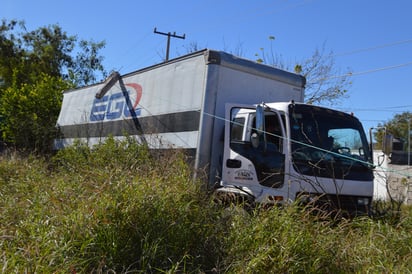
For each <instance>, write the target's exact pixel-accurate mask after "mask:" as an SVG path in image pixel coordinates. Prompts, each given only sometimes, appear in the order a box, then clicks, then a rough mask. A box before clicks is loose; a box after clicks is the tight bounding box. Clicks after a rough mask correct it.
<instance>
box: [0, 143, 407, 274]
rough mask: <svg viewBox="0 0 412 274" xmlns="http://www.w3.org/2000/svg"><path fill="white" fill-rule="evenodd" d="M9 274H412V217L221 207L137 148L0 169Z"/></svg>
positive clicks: (177, 167)
mask: <svg viewBox="0 0 412 274" xmlns="http://www.w3.org/2000/svg"><path fill="white" fill-rule="evenodd" d="M0 212H1V214H0V271H1V272H2V273H175V272H179V273H297V272H300V273H410V272H412V210H411V208H408V207H403V208H402V211H401V212H400V213H398V214H397V215H396V217H397V218H394V217H393V216H394V215H393V214H387V215H383V216H381V217H380V218H366V217H365V218H357V219H354V220H339V221H333V220H329V219H323V218H318V217H316V216H314V215H313V214H310V212H308V211H307V210H306V211H305V210H302V209H301V208H299V207H297V206H293V205H291V206H288V207H284V208H282V209H279V208H272V209H269V210H260V209H256V210H255V211H253V212H250V213H245V211H244V210H242V208H241V207H235V206H233V207H231V208H223V207H221V206H219V205H217V204H216V203H214V202H213V199H212V195H210V193H207V191H205V190H204V189H202V187H201V184H200V183H194V182H193V180H192V176H191V170H190V168H189V167H188V166H187V165H186V164H185V159H184V156H183V155H181V154H179V153H174V154H171V155H164V156H162V157H160V156H156V157H155V156H153V155H150V153H149V151H148V150H147V149H145V148H144V147H142V146H139V145H138V144H136V143H134V142H133V141H131V140H126V141H124V142H122V143H117V142H114V141H113V140H110V141H108V142H107V143H106V144H104V145H101V146H99V147H97V148H95V149H94V150H90V149H88V148H87V147H85V146H82V145H77V146H75V147H73V148H71V149H67V150H65V151H60V152H59V153H57V155H55V156H53V157H51V158H47V159H46V158H44V157H34V156H24V157H23V156H19V155H17V154H9V155H4V156H3V157H2V158H1V161H0Z"/></svg>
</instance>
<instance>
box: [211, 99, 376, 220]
mask: <svg viewBox="0 0 412 274" xmlns="http://www.w3.org/2000/svg"><path fill="white" fill-rule="evenodd" d="M225 123H226V124H225V137H224V155H223V161H222V162H223V166H222V178H221V182H220V188H219V189H218V191H220V192H228V193H236V194H237V195H243V196H247V197H249V198H251V199H253V200H254V202H258V203H284V202H292V201H295V200H298V199H299V201H305V202H313V203H315V204H321V205H322V206H323V207H327V208H328V210H335V209H336V210H342V211H345V212H348V213H350V214H353V213H355V214H359V213H366V214H367V213H368V212H369V209H370V205H371V201H372V195H373V168H372V167H373V164H372V154H371V151H370V149H369V146H368V142H367V139H366V135H365V133H364V130H363V128H362V125H361V123H360V122H359V120H358V119H357V118H355V117H354V116H353V115H350V114H347V113H343V112H339V111H335V110H331V109H327V108H322V107H316V106H313V105H306V104H302V103H294V102H287V103H268V104H265V103H262V104H259V105H236V104H227V105H226V122H225Z"/></svg>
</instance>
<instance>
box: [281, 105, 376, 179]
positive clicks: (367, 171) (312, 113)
mask: <svg viewBox="0 0 412 274" xmlns="http://www.w3.org/2000/svg"><path fill="white" fill-rule="evenodd" d="M289 123H290V125H289V126H290V131H291V149H292V153H291V154H292V162H293V168H294V169H295V170H296V172H298V173H301V174H303V175H309V176H316V177H324V178H332V179H346V180H359V181H372V180H373V169H372V166H373V164H372V159H371V153H370V151H369V146H368V142H367V139H366V135H365V133H364V130H363V127H362V124H361V123H360V122H359V120H358V119H357V118H355V117H354V116H352V115H349V114H347V113H342V112H339V111H334V110H331V109H327V108H322V107H316V106H312V105H303V104H291V105H290V106H289Z"/></svg>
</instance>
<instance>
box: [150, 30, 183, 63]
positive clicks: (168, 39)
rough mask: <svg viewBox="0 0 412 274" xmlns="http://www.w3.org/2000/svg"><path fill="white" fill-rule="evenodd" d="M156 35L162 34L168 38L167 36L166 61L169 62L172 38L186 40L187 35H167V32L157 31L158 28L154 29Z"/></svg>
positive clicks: (174, 33)
mask: <svg viewBox="0 0 412 274" xmlns="http://www.w3.org/2000/svg"><path fill="white" fill-rule="evenodd" d="M154 33H156V34H161V35H166V36H167V47H166V61H168V60H169V49H170V37H173V38H179V39H185V34H183V36H179V35H176V32H173V33H170V32H168V33H165V32H160V31H157V29H156V28H155V29H154Z"/></svg>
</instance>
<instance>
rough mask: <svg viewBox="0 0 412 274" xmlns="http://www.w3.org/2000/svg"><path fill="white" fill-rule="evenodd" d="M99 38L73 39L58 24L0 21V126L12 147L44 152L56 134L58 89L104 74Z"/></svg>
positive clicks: (2, 133) (91, 81) (89, 80)
mask: <svg viewBox="0 0 412 274" xmlns="http://www.w3.org/2000/svg"><path fill="white" fill-rule="evenodd" d="M104 44H105V43H104V42H93V41H85V40H80V41H79V40H78V39H77V37H76V36H70V35H68V34H67V33H66V32H64V31H63V30H62V29H61V28H60V27H59V26H58V25H51V26H47V27H40V28H38V29H36V30H33V31H27V30H26V28H25V26H24V23H23V22H18V21H14V20H12V21H6V20H2V23H1V25H0V119H1V120H0V130H1V136H2V139H3V141H6V142H8V143H10V144H12V145H14V146H15V147H16V148H19V149H29V150H36V151H38V152H47V151H49V150H50V149H51V144H52V141H53V139H54V138H55V136H56V129H55V123H56V120H57V116H58V114H59V111H60V106H61V102H62V91H63V90H66V89H69V88H75V87H78V86H81V85H88V84H92V83H94V82H97V81H98V80H101V79H102V78H103V77H105V76H106V72H105V70H104V68H103V65H102V60H103V58H102V57H101V56H100V55H99V50H100V49H101V48H103V47H104Z"/></svg>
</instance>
